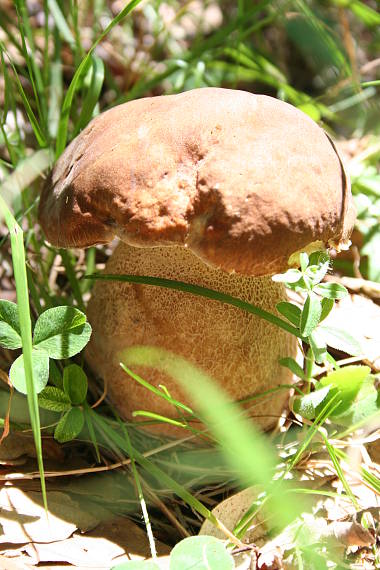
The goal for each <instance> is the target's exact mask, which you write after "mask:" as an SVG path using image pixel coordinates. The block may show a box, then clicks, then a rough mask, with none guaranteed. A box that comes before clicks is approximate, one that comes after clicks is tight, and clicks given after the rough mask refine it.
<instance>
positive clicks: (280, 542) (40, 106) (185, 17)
mask: <svg viewBox="0 0 380 570" xmlns="http://www.w3.org/2000/svg"><path fill="white" fill-rule="evenodd" d="M376 8H377V6H376V2H374V1H373V2H371V1H369V2H361V1H359V0H351V1H350V2H346V1H343V0H339V1H338V0H326V1H324V2H311V1H308V2H306V1H303V0H289V1H280V0H278V1H276V2H269V1H268V0H261V1H258V2H255V3H250V2H245V1H244V0H239V1H238V2H237V3H231V2H223V1H221V0H220V1H215V2H213V1H210V2H200V1H198V0H193V1H191V2H178V1H168V2H162V1H159V0H157V1H145V2H141V1H139V0H132V2H130V3H129V4H125V3H123V2H118V1H115V2H105V1H104V0H94V1H91V2H90V1H89V2H75V1H74V0H70V2H63V1H59V0H45V1H41V2H38V1H36V2H26V1H24V0H16V1H15V2H10V1H3V2H2V3H1V5H0V65H1V72H0V183H1V198H0V200H1V201H0V209H1V212H2V217H1V232H2V240H1V261H2V262H1V268H0V278H1V281H0V297H1V301H0V344H1V346H2V352H1V354H0V368H1V371H0V374H1V379H2V381H3V382H2V386H1V390H0V405H1V418H2V425H3V435H2V440H1V446H0V458H1V459H0V460H1V462H2V465H3V469H2V471H1V473H0V479H1V481H2V483H3V486H2V489H1V491H0V504H1V513H0V515H1V521H0V522H1V525H2V535H1V538H0V542H1V543H2V545H3V548H2V554H1V556H2V559H1V560H0V562H1V564H3V562H4V564H5V566H4V567H5V568H24V567H29V568H31V567H34V566H36V565H38V567H41V566H45V567H46V566H48V565H49V564H56V563H60V564H66V565H72V566H76V567H92V568H111V567H117V566H118V565H120V566H119V567H120V568H123V567H125V568H133V567H135V568H142V569H144V568H147V569H148V568H157V567H158V568H164V567H170V568H171V569H172V570H179V569H186V568H198V569H199V570H201V569H203V568H212V569H213V570H217V569H218V570H221V569H223V568H226V569H227V568H234V567H239V568H264V569H265V568H272V569H275V568H283V567H285V568H293V567H294V568H326V567H332V568H346V567H352V568H355V567H358V566H360V565H361V566H363V567H367V568H375V567H379V565H380V555H379V534H378V530H379V499H378V495H379V490H380V483H379V470H380V468H379V463H380V451H379V396H378V372H379V367H380V354H379V350H378V347H379V346H380V338H379V335H378V330H380V329H379V328H378V327H376V326H374V325H373V323H374V322H379V320H380V317H379V311H380V309H379V307H378V303H379V299H380V284H379V283H380V258H379V254H378V251H379V243H380V231H379V227H380V226H379V223H378V222H379V215H380V173H379V169H378V158H379V154H380V145H379V142H378V139H377V135H378V133H379V130H380V105H379V102H378V89H379V79H378V77H379V69H380V64H379V60H378V53H379V44H380V33H379V29H380V28H379V24H380V15H379V13H378V11H377V9H376ZM210 85H213V86H224V87H230V88H240V89H246V90H248V91H252V92H260V93H266V94H270V95H273V96H276V97H279V98H281V99H283V100H285V101H288V102H290V103H292V104H293V105H295V106H297V107H298V108H300V109H302V110H303V111H304V112H306V113H308V114H309V115H310V116H311V117H312V118H313V119H314V120H316V121H318V122H320V123H321V124H322V125H323V126H324V128H325V129H326V130H327V132H328V133H329V134H330V135H331V136H333V137H334V139H335V140H336V141H337V145H338V147H339V149H340V151H341V152H342V154H343V155H344V156H345V159H346V163H347V167H348V170H349V172H350V175H351V179H352V188H353V194H354V196H355V201H356V206H357V209H358V220H357V224H356V228H355V232H354V234H353V238H352V240H353V247H352V248H351V250H350V251H349V252H347V253H346V254H344V255H341V256H338V257H336V258H334V259H333V267H334V274H332V270H331V262H330V260H329V259H327V258H326V257H325V256H324V255H323V254H321V255H315V254H313V255H312V256H310V257H309V256H307V255H306V254H303V255H302V256H301V267H300V270H299V271H298V270H297V271H291V272H288V273H287V274H284V275H281V276H277V277H276V279H277V280H280V281H283V282H285V283H286V285H287V286H288V288H289V295H290V301H289V303H283V304H281V305H280V306H278V307H277V312H276V307H273V311H272V312H273V315H274V314H275V316H274V317H273V315H272V314H270V315H268V314H264V313H263V312H262V314H261V316H262V317H263V318H271V319H272V322H274V324H275V325H276V324H277V325H280V326H283V327H284V326H286V327H287V330H289V331H290V332H293V334H296V336H298V337H299V338H300V342H301V344H302V350H303V355H304V358H303V361H302V362H301V363H300V362H296V361H294V360H292V359H290V358H286V357H284V360H283V362H282V364H283V365H284V366H287V367H289V368H290V369H291V370H292V372H293V373H294V374H295V376H296V377H297V378H298V382H297V383H296V384H295V387H294V394H293V396H292V398H291V400H290V402H289V407H288V409H287V410H285V411H284V416H283V418H282V419H281V421H280V423H279V425H278V427H277V429H276V430H275V431H274V432H273V433H272V434H269V435H268V437H265V438H264V437H263V436H262V435H261V434H259V433H258V432H257V431H256V430H255V428H254V426H253V425H252V423H251V422H248V421H247V419H246V418H245V416H244V415H243V414H242V413H241V411H240V410H239V408H235V407H234V406H231V404H230V403H229V402H228V401H226V400H225V399H224V398H223V396H222V395H221V394H220V391H219V390H218V389H217V388H215V386H214V385H213V383H212V379H210V378H206V377H205V375H204V374H203V373H202V371H200V370H197V369H195V368H194V367H193V366H191V365H190V364H189V363H188V362H186V361H183V360H181V359H178V358H176V357H175V356H173V355H171V354H168V353H162V352H157V350H152V349H149V348H147V349H146V350H144V351H138V350H131V351H130V353H129V355H128V363H127V364H128V366H126V367H125V371H126V374H127V375H129V376H130V377H132V378H133V379H134V381H136V382H140V383H143V384H144V385H145V386H146V388H147V390H149V389H152V387H151V386H150V385H149V383H148V382H147V380H146V379H143V378H139V377H138V376H136V374H135V373H134V372H133V367H134V365H137V364H139V363H141V362H144V363H149V364H150V366H152V367H157V366H164V367H166V370H167V371H169V373H170V374H171V375H172V376H174V377H175V378H176V379H177V380H178V382H185V383H186V378H188V377H191V383H187V384H188V385H189V384H190V385H192V386H193V387H194V394H193V396H194V398H198V402H197V404H198V410H199V414H200V416H201V417H202V420H203V422H204V423H205V426H206V427H205V428H200V429H198V430H196V431H198V432H199V431H201V432H202V434H201V435H202V437H203V441H204V445H203V446H201V447H199V446H197V447H194V446H193V444H192V438H193V437H194V430H192V431H189V430H186V429H184V430H183V438H182V439H181V440H176V441H168V440H164V439H163V438H160V437H158V436H154V435H149V436H148V435H147V434H146V433H145V432H142V431H141V430H139V429H137V428H136V426H135V425H134V424H133V422H128V423H126V422H122V421H121V420H120V418H118V417H117V415H116V414H115V412H114V411H113V410H112V408H111V407H110V406H109V405H108V404H107V401H106V393H105V391H104V390H103V387H102V386H100V385H99V384H97V383H96V382H95V378H94V377H93V373H92V372H91V371H90V370H89V369H88V368H87V367H86V363H85V361H84V358H83V353H82V352H81V351H82V349H83V348H84V347H85V345H86V343H87V341H88V338H89V335H90V332H91V330H90V325H89V324H88V323H87V320H86V314H85V313H86V303H87V301H88V298H89V295H90V291H91V286H92V283H93V279H89V278H87V279H84V276H91V275H92V274H94V273H97V272H98V271H100V270H101V269H102V268H103V267H104V263H105V261H106V259H107V257H108V256H109V254H110V251H111V249H112V246H107V247H98V248H90V249H89V250H86V252H83V251H64V250H56V249H54V248H52V247H51V246H50V245H49V244H48V243H47V242H46V241H45V240H44V236H43V235H42V233H41V230H40V228H39V226H38V223H37V206H38V200H39V194H40V191H41V186H42V184H43V180H44V178H45V177H46V174H47V172H48V170H49V168H50V167H51V166H52V165H53V164H54V161H55V160H56V159H57V158H58V157H59V155H60V154H61V153H62V151H63V150H64V148H65V147H66V145H67V144H68V142H69V141H70V140H72V139H73V138H74V137H75V136H76V135H77V134H78V133H79V132H80V130H81V129H82V128H83V127H84V126H85V125H86V124H87V123H88V122H89V121H90V120H91V118H92V117H93V116H95V115H96V114H98V113H99V112H101V111H102V110H104V109H106V108H109V107H110V106H113V105H115V104H118V103H121V102H124V101H128V100H132V99H135V98H138V97H142V96H147V95H158V94H163V93H177V92H181V91H183V90H187V89H191V88H195V87H202V86H210ZM124 279H127V277H126V276H125V277H124ZM163 281H164V280H161V282H156V283H153V282H152V281H150V284H151V285H152V284H153V285H155V286H167V287H179V286H181V287H185V290H186V285H183V284H178V283H175V282H170V283H168V282H166V283H164V282H163ZM187 290H188V291H189V292H190V293H191V294H198V295H206V296H208V297H211V299H212V298H214V299H215V298H218V295H217V294H216V293H215V292H210V291H207V290H206V291H205V290H202V288H194V287H193V288H192V289H191V288H189V287H188V288H187ZM347 291H348V292H347ZM218 299H219V301H223V302H230V303H234V304H235V306H239V307H240V308H241V309H242V310H251V311H254V310H257V309H255V308H253V307H249V306H244V304H243V303H242V302H241V301H239V300H238V299H231V298H230V299H227V298H225V296H224V298H221V296H220V294H219V298H218ZM210 302H211V301H210ZM213 302H215V301H213ZM358 306H359V307H360V308H359V309H357V307H358ZM74 341H75V342H74ZM162 397H167V398H169V399H170V395H167V394H164V393H162ZM207 402H213V406H212V407H211V408H210V407H209V406H207ZM205 403H206V405H205ZM173 405H175V406H177V407H179V408H180V409H181V412H184V411H185V412H186V413H188V414H193V411H192V410H191V409H186V410H185V409H184V408H183V406H182V407H181V404H180V403H178V402H173ZM143 407H144V406H143V403H142V408H143ZM197 413H198V412H197ZM145 416H146V418H147V421H151V422H152V421H157V419H158V418H157V417H152V415H149V411H147V412H145ZM220 418H223V422H221V421H220ZM184 427H185V428H186V427H187V425H186V422H184ZM215 443H217V444H218V446H217V447H213V446H212V444H215ZM35 458H37V462H36V461H35ZM257 458H260V460H259V461H258V460H257ZM242 488H243V489H244V491H243V493H237V494H236V495H234V491H238V490H240V489H242ZM229 496H231V498H230V500H227V501H226V502H225V503H221V501H222V499H224V498H226V497H229ZM219 503H221V505H220V506H218V505H219ZM44 508H45V509H48V511H49V519H48V520H46V519H45V514H44V513H45V511H44ZM203 521H206V523H204V522H203ZM207 525H208V526H207ZM81 533H84V534H81ZM199 533H200V535H199V536H197V535H198V534H199ZM181 539H185V540H181ZM173 547H174V548H173ZM171 549H173V550H172V552H171V555H170V558H168V556H169V552H170V550H171ZM162 556H164V558H162ZM131 557H132V558H135V561H134V563H133V564H132V563H131V562H130V560H129V559H130V558H131ZM150 557H151V560H150V561H145V562H142V560H143V559H145V558H150Z"/></svg>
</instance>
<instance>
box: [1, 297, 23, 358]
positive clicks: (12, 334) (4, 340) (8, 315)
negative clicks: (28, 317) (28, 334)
mask: <svg viewBox="0 0 380 570" xmlns="http://www.w3.org/2000/svg"><path fill="white" fill-rule="evenodd" d="M0 346H3V347H4V348H9V349H11V350H14V349H15V348H21V346H22V340H21V330H20V321H19V316H18V307H17V305H16V303H12V302H11V301H6V300H5V299H2V300H0Z"/></svg>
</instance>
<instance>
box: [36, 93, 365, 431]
mask: <svg viewBox="0 0 380 570" xmlns="http://www.w3.org/2000/svg"><path fill="white" fill-rule="evenodd" d="M39 215H40V220H41V224H42V226H43V229H44V231H45V233H46V236H47V238H48V240H49V241H50V242H51V243H52V244H54V245H58V246H60V247H75V248H78V247H88V246H91V245H94V244H100V243H105V242H107V241H109V240H111V239H112V238H113V237H114V236H117V237H119V238H120V240H121V242H120V243H119V245H118V246H117V247H116V250H115V251H114V253H113V254H112V256H111V257H110V259H109V261H108V263H107V265H106V270H105V271H106V273H116V274H122V273H124V274H136V275H150V276H156V277H164V278H169V279H175V280H180V281H186V282H189V283H192V284H197V285H202V286H206V287H209V288H212V289H216V290H218V291H221V292H224V293H228V294H230V295H233V296H235V297H239V298H241V299H243V300H245V301H248V302H251V303H254V304H256V305H259V306H260V307H262V308H264V309H266V310H270V311H274V310H275V305H276V304H277V303H278V302H279V301H281V300H284V299H286V293H285V290H284V287H283V285H282V284H281V283H275V282H273V281H272V280H271V275H273V274H274V273H278V272H282V271H284V270H286V269H287V268H288V267H289V262H290V263H293V262H294V260H295V259H296V258H297V252H298V253H299V252H300V251H308V252H311V251H315V250H318V249H323V248H327V249H328V248H332V247H333V248H336V249H339V248H342V247H345V246H346V245H347V244H348V243H349V236H350V233H351V230H352V226H353V222H354V217H355V214H354V208H353V205H352V198H351V192H350V187H349V182H348V179H347V177H346V175H345V173H344V168H343V166H342V162H341V160H340V158H339V156H338V154H337V151H336V149H335V146H334V144H333V143H332V141H331V140H330V139H329V138H328V136H327V135H326V134H325V132H324V131H323V130H322V129H321V128H320V127H319V126H317V125H316V123H314V122H313V121H312V120H311V119H310V118H309V117H308V116H306V115H305V114H304V113H302V112H301V111H299V110H297V109H296V108H294V107H292V106H291V105H289V104H287V103H283V102H281V101H278V100H276V99H274V98H271V97H267V96H262V95H253V94H251V93H247V92H243V91H237V90H228V89H219V88H203V89H195V90H192V91H188V92H185V93H182V94H179V95H169V96H161V97H152V98H146V99H140V100H137V101H132V102H129V103H125V104H123V105H120V106H117V107H114V108H112V109H110V110H109V111H107V112H105V113H102V114H101V115H99V116H98V117H96V118H95V119H94V120H93V121H92V122H91V123H90V124H89V125H88V126H87V127H86V128H85V129H84V130H83V132H82V133H81V134H80V135H79V136H78V137H77V138H76V139H75V140H74V141H73V142H72V143H71V144H70V145H69V147H68V148H67V149H66V151H65V152H64V154H63V155H62V156H61V158H60V159H59V160H58V162H57V164H56V165H55V168H54V170H53V171H52V174H51V176H50V178H49V180H48V181H47V183H46V185H45V187H44V190H43V192H42V196H41V201H40V211H39ZM88 318H89V321H90V322H91V324H92V327H93V335H92V339H91V341H90V344H89V346H88V349H87V359H88V361H89V363H90V365H91V367H92V368H93V370H94V371H95V372H96V374H97V375H99V376H100V377H102V378H104V379H105V380H106V381H107V384H108V393H109V396H110V398H111V401H112V402H113V404H114V405H115V406H116V407H117V409H118V411H119V413H121V414H122V415H123V416H124V417H130V416H131V413H132V412H133V410H135V409H148V410H150V411H153V412H155V413H158V414H161V415H166V416H171V415H173V413H174V415H176V412H175V410H174V409H173V407H172V406H171V405H170V404H169V403H167V402H166V401H165V400H164V399H162V398H159V397H157V396H155V395H154V394H152V392H150V391H148V390H147V389H146V388H143V387H142V386H140V385H139V384H137V383H135V382H134V381H133V380H131V379H130V378H129V377H128V376H127V374H126V373H125V372H124V371H123V370H122V369H121V367H120V365H119V361H120V354H121V353H122V351H123V349H125V348H126V347H129V346H133V345H152V346H156V347H161V348H164V349H169V350H170V351H172V352H174V353H176V354H179V355H181V356H182V357H185V358H187V359H188V360H190V361H191V362H192V363H195V364H196V365H198V366H199V367H200V368H201V369H203V370H204V371H206V372H207V373H208V374H209V375H210V376H212V377H213V378H214V379H215V380H216V381H218V382H219V383H220V385H221V386H222V387H223V389H225V390H226V392H227V393H228V394H229V395H230V397H231V398H233V399H235V400H237V399H242V398H247V397H249V396H252V395H254V394H257V393H261V392H263V391H266V390H269V389H271V388H275V387H277V386H280V385H282V384H289V383H290V382H291V380H292V375H291V373H290V371H289V370H287V369H286V368H284V367H281V366H280V365H279V363H278V360H279V358H280V357H285V356H294V355H295V354H296V350H297V341H296V339H295V337H293V336H291V335H290V334H289V333H287V332H285V331H284V330H281V329H278V328H277V327H274V326H273V325H271V324H269V323H267V322H266V321H264V320H262V319H259V318H258V317H256V316H254V315H251V314H247V313H245V312H243V311H241V310H239V309H237V308H235V307H232V306H227V305H224V304H221V303H218V302H215V301H210V300H209V299H205V298H203V297H194V296H192V295H190V294H188V293H184V292H179V291H175V290H168V289H161V288H158V287H152V286H147V285H141V284H131V283H125V282H123V283H122V282H115V281H99V282H97V283H96V284H95V287H94V290H93V293H92V298H91V300H90V303H89V306H88ZM136 372H138V373H140V374H141V375H142V376H143V377H145V378H146V379H147V380H149V381H150V382H151V383H153V384H154V385H156V386H158V385H161V384H163V385H165V386H166V388H167V390H168V391H169V393H170V394H171V395H172V396H173V397H174V398H176V399H179V400H181V401H186V397H185V396H184V395H183V394H182V393H181V390H180V389H179V387H178V386H177V385H176V384H175V382H174V381H173V379H172V378H169V377H166V376H164V375H163V373H162V372H158V371H152V370H148V369H146V368H145V367H142V368H141V370H139V369H137V370H136ZM285 399H286V390H281V391H278V392H276V393H275V394H274V395H272V397H271V399H270V400H269V401H268V399H264V400H263V399H259V400H258V402H259V404H257V402H254V403H255V406H254V407H253V408H252V412H253V415H254V416H255V418H256V420H257V423H258V424H259V425H260V426H262V427H263V428H268V427H269V426H270V425H272V424H273V423H274V422H275V421H276V418H278V416H279V415H280V413H281V410H282V409H283V406H284V401H285ZM256 404H257V405H256Z"/></svg>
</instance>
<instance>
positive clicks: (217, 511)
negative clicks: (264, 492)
mask: <svg viewBox="0 0 380 570" xmlns="http://www.w3.org/2000/svg"><path fill="white" fill-rule="evenodd" d="M259 492H260V491H259V488H258V487H250V488H248V489H245V490H244V491H240V493H236V494H235V495H232V496H231V497H229V498H228V499H226V500H225V501H222V502H221V503H220V504H219V505H217V506H216V507H215V508H214V509H213V510H212V513H213V515H215V516H216V517H217V518H218V519H219V520H221V521H222V523H223V524H224V525H225V526H226V527H227V528H228V529H229V530H231V531H232V530H233V528H234V527H235V525H236V523H237V522H238V521H239V520H240V519H241V518H242V516H243V515H244V514H245V513H246V512H247V510H248V509H249V507H250V506H251V505H252V503H253V502H254V501H255V500H257V497H258V495H259ZM264 520H265V514H263V512H262V511H260V512H259V513H258V515H257V516H256V517H255V521H254V523H253V524H252V526H251V527H250V528H249V530H248V531H247V532H246V534H245V536H244V539H243V541H244V542H246V543H248V544H251V543H255V544H257V543H260V542H261V543H262V541H263V537H265V535H266V533H267V530H268V529H267V527H266V526H265V524H263V521H264ZM199 534H204V535H208V536H215V537H216V538H221V539H225V538H226V537H225V535H224V534H223V532H222V531H221V530H219V529H217V528H216V527H215V526H214V525H213V524H212V523H211V522H209V521H208V520H205V521H204V523H203V525H202V527H201V530H200V531H199Z"/></svg>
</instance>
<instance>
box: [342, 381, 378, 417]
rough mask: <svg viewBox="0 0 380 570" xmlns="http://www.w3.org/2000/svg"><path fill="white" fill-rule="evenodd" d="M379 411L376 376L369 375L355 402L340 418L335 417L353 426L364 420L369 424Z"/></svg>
mask: <svg viewBox="0 0 380 570" xmlns="http://www.w3.org/2000/svg"><path fill="white" fill-rule="evenodd" d="M379 412H380V392H379V390H377V389H376V386H375V379H374V377H373V376H368V377H367V378H366V379H365V380H364V382H363V384H362V386H361V388H360V390H359V392H358V394H357V396H356V398H355V400H354V402H353V403H352V404H351V405H350V406H349V408H348V409H347V410H346V411H345V412H343V413H342V414H341V415H340V416H339V417H338V418H334V422H336V423H337V424H340V425H344V426H347V427H349V428H351V426H353V425H355V424H359V423H362V422H364V421H365V422H366V423H367V424H368V422H370V421H371V418H372V417H373V418H375V417H378V416H379Z"/></svg>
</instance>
